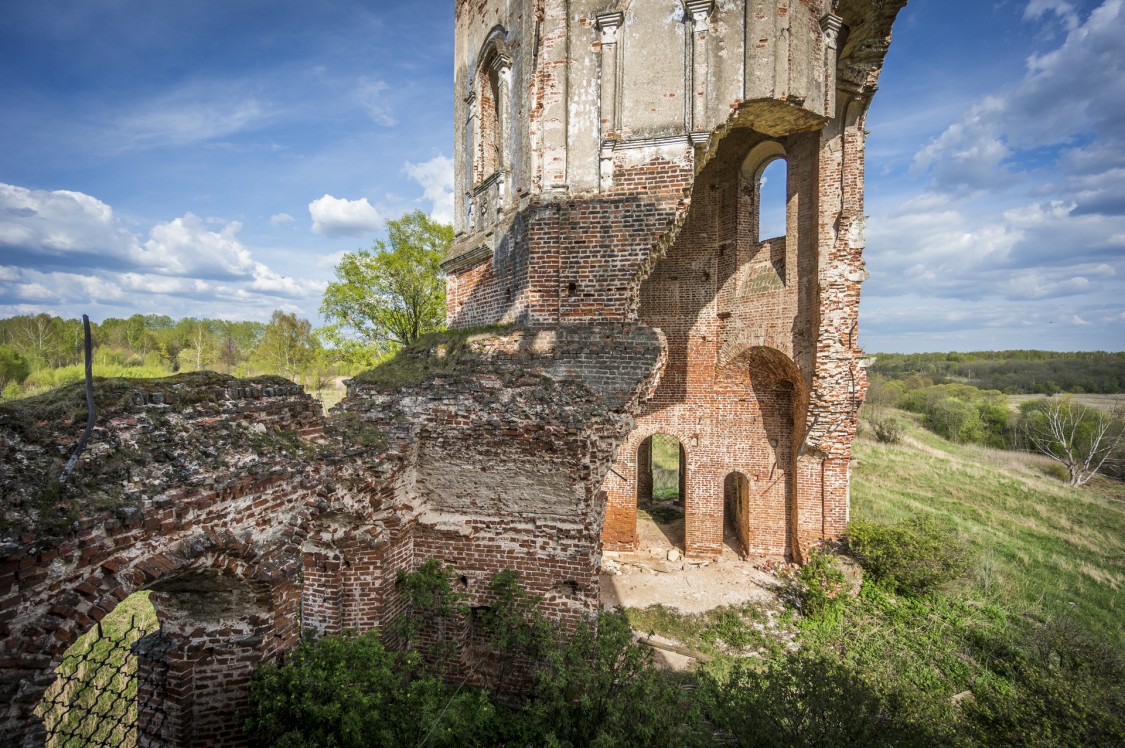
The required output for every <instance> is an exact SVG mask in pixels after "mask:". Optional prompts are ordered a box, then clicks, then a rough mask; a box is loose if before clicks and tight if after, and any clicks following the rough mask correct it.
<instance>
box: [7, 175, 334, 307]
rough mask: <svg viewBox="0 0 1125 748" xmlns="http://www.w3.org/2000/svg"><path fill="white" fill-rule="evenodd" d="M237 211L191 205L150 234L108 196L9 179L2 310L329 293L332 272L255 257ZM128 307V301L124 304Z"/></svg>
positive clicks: (196, 303)
mask: <svg viewBox="0 0 1125 748" xmlns="http://www.w3.org/2000/svg"><path fill="white" fill-rule="evenodd" d="M240 229H241V224H239V223H238V222H237V221H230V222H226V221H222V220H218V219H206V220H205V219H203V218H200V217H198V216H196V215H194V214H192V213H186V214H184V215H183V216H181V217H179V218H175V219H173V220H171V221H167V222H163V223H158V224H156V225H154V226H153V227H152V228H151V229H150V230H149V231H148V235H147V238H146V239H144V240H143V241H142V239H141V238H139V237H138V236H136V235H135V234H133V233H132V232H131V231H129V230H128V229H127V228H125V227H124V226H123V225H122V224H121V222H120V221H119V220H118V219H117V218H116V217H115V216H114V213H113V210H112V208H110V206H109V205H107V204H106V203H104V202H102V201H100V200H98V199H96V198H94V197H92V196H90V195H86V194H84V193H81V192H72V191H66V190H56V191H45V190H30V189H27V188H24V187H19V186H16V185H9V184H3V183H0V250H2V251H3V256H4V258H5V260H8V261H9V262H11V263H13V264H8V265H3V266H0V315H8V314H22V313H26V312H27V311H28V310H31V311H44V310H52V312H53V313H63V314H71V315H72V314H74V313H75V312H74V307H75V305H81V306H79V308H80V309H82V310H84V311H85V310H88V309H92V308H93V307H99V306H101V307H108V308H110V309H111V313H115V314H116V313H132V311H135V310H136V309H164V310H168V311H169V313H173V314H188V313H192V314H199V313H207V314H212V315H213V314H215V312H214V310H213V309H208V308H207V307H208V305H211V304H215V303H221V304H223V305H224V307H223V308H224V312H223V313H226V314H231V313H232V312H231V311H230V310H232V309H234V307H232V306H231V304H236V305H238V308H241V309H244V310H251V311H250V313H249V314H246V315H245V316H262V313H263V312H264V314H265V316H268V312H269V310H270V309H273V308H276V307H277V306H279V305H280V304H282V303H287V304H290V305H293V304H294V302H297V301H307V300H310V299H313V298H315V297H317V296H319V295H320V293H321V292H322V291H323V288H324V284H323V283H322V282H319V281H316V280H312V279H307V278H291V277H288V276H285V275H283V274H281V273H279V272H277V271H276V270H274V269H273V268H271V267H269V266H268V265H266V264H265V263H263V262H260V261H259V260H257V259H255V258H254V256H253V252H252V251H251V250H250V248H249V247H247V246H246V245H245V244H243V243H242V241H241V240H240V239H239V238H238V236H237V235H238V232H239V231H240ZM118 309H120V311H117V310H118Z"/></svg>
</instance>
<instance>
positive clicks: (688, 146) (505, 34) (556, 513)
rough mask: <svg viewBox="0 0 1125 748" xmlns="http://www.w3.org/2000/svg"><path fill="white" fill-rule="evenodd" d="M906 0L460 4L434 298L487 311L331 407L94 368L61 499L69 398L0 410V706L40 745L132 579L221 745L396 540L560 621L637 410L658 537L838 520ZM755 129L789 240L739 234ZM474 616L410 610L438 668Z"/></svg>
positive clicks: (5, 724) (610, 522)
mask: <svg viewBox="0 0 1125 748" xmlns="http://www.w3.org/2000/svg"><path fill="white" fill-rule="evenodd" d="M903 4H904V0H889V1H885V2H884V1H878V2H877V1H876V0H838V1H837V2H828V0H800V2H780V3H764V2H749V0H747V2H717V3H716V2H709V1H707V0H686V1H685V2H672V1H671V0H669V2H667V3H665V4H663V5H662V4H661V3H652V2H644V3H639V2H628V1H627V0H623V1H622V2H608V3H607V2H604V0H599V1H597V2H595V1H594V0H569V1H568V2H563V1H562V0H522V1H518V2H513V1H511V0H459V1H458V3H457V5H456V9H457V35H456V51H455V55H456V67H455V70H456V75H455V85H456V90H457V92H458V95H457V97H456V112H455V121H456V123H457V125H456V132H455V138H454V153H455V163H456V180H455V182H456V194H457V199H458V210H457V213H456V221H455V223H456V229H457V238H456V241H455V244H454V247H453V249H452V251H451V253H450V255H449V256H448V257H447V259H446V262H445V268H446V270H447V273H448V290H449V292H448V318H449V322H450V326H451V327H454V328H461V329H464V328H471V327H473V326H476V325H482V324H495V323H504V324H507V325H509V326H508V327H505V328H501V329H493V330H491V331H480V332H475V333H473V332H470V331H466V332H458V333H454V334H452V335H450V336H447V338H445V339H444V340H441V341H436V342H433V344H432V345H429V347H426V346H422V347H419V348H415V349H411V350H409V351H407V352H405V353H404V354H403V355H402V356H401V357H400V359H399V360H398V362H397V363H396V364H395V366H394V367H392V368H391V369H383V370H382V371H381V373H380V372H375V373H373V374H371V375H370V376H360V377H357V378H356V380H355V381H353V382H351V383H350V384H349V390H348V396H347V397H346V398H345V400H344V401H343V402H342V403H341V404H340V405H339V406H338V407H337V408H336V409H335V410H334V412H333V414H332V415H331V417H330V418H329V419H328V421H327V422H326V421H325V419H324V418H323V416H322V415H321V414H320V411H319V408H318V406H317V405H316V404H315V403H314V402H313V401H312V400H311V399H310V398H309V397H308V396H307V395H305V394H304V393H303V392H301V391H300V389H299V388H297V387H295V386H293V385H292V384H290V383H284V382H278V381H276V380H275V381H272V382H267V383H252V382H251V383H247V382H241V381H239V380H233V379H230V378H223V377H217V376H209V375H208V376H202V377H200V378H196V379H189V380H177V381H174V382H165V383H161V382H155V383H148V384H145V385H143V386H142V385H141V384H139V383H133V384H128V383H127V384H118V385H114V387H115V388H116V389H114V388H110V389H109V390H107V392H109V393H110V394H111V395H112V396H113V397H112V398H110V400H111V401H107V402H104V403H102V404H101V405H99V410H100V412H101V414H102V418H101V420H100V421H99V424H100V425H99V430H98V431H97V433H96V434H95V438H94V440H93V442H92V443H91V446H90V448H89V450H88V452H87V454H86V456H85V457H84V458H83V459H82V460H81V461H80V462H79V465H78V467H77V469H76V471H75V473H74V477H73V479H72V482H70V483H68V486H67V488H66V489H64V490H62V491H57V490H56V489H54V488H52V480H53V477H54V476H56V475H57V473H58V470H59V469H60V468H61V465H62V462H64V461H65V458H66V456H67V454H68V453H69V451H70V448H71V447H72V446H73V444H74V441H75V440H76V438H77V434H78V433H80V431H81V417H82V416H81V414H77V413H74V412H73V411H74V409H73V408H70V410H69V411H67V410H65V409H63V410H60V411H58V413H59V414H62V415H60V416H59V417H58V418H55V419H54V420H50V419H48V420H43V419H41V422H33V421H34V418H32V420H31V421H27V420H26V419H24V420H20V419H18V418H9V417H6V416H3V415H0V458H2V459H0V488H2V489H3V495H4V499H5V503H4V507H3V509H4V512H5V519H6V520H7V522H8V524H7V525H6V526H5V527H6V529H5V530H4V533H3V534H2V538H0V541H2V542H0V634H2V643H0V695H2V697H3V699H2V700H3V701H4V702H5V703H7V705H8V706H7V710H6V711H5V712H4V713H3V715H2V723H0V734H2V735H4V736H5V739H7V740H10V741H11V742H13V743H16V744H19V743H21V742H22V743H23V744H25V745H34V744H36V740H37V738H38V736H39V735H40V730H41V727H40V726H39V725H38V722H37V719H36V718H35V717H34V715H33V711H32V710H33V709H34V706H35V704H36V702H37V700H38V699H39V697H40V696H41V694H42V693H43V691H44V689H45V688H46V687H47V685H48V684H49V683H50V681H51V678H52V669H53V668H54V667H55V666H56V665H57V664H58V662H59V660H60V658H61V655H62V652H63V651H64V650H65V649H66V647H67V646H68V645H69V644H70V643H71V642H72V641H73V640H74V639H75V637H76V636H78V635H79V634H80V633H82V632H83V631H84V630H86V629H88V628H89V627H90V626H91V625H92V624H93V623H94V622H95V621H97V620H100V619H101V618H102V617H104V616H105V615H107V614H108V612H109V611H110V610H112V608H113V607H114V606H115V605H116V604H117V603H118V602H119V601H120V600H122V599H124V598H125V597H126V596H128V595H129V594H130V593H131V592H134V591H137V590H142V589H150V590H152V591H153V592H152V599H153V602H154V605H155V607H156V608H157V611H158V615H159V617H160V619H161V621H162V622H163V624H164V634H163V636H165V637H167V638H168V639H169V640H170V642H171V645H172V646H171V650H172V653H173V654H172V657H173V667H172V675H171V679H170V681H169V685H168V687H167V689H166V690H167V694H166V697H167V699H168V704H169V712H170V719H169V720H168V723H167V734H166V735H165V736H164V737H165V738H166V740H167V742H168V744H169V745H237V744H239V743H240V742H241V741H243V737H242V736H241V734H240V732H239V730H238V725H237V720H236V717H235V715H236V713H237V711H238V710H239V709H240V708H242V706H243V705H245V703H246V697H247V684H248V680H249V677H250V674H251V672H252V671H253V669H254V667H256V666H257V665H258V664H259V663H260V662H262V661H264V660H272V659H276V658H278V657H280V656H281V654H282V653H283V652H284V651H286V650H287V649H289V648H291V647H292V646H293V645H294V644H295V643H296V641H297V638H298V636H299V632H300V630H301V629H302V628H305V629H312V630H314V631H317V632H320V633H339V632H342V631H344V630H348V629H354V630H358V631H366V630H369V629H371V628H375V627H378V628H381V629H382V630H383V631H384V632H385V633H386V632H390V631H393V629H394V626H393V623H394V621H395V619H396V617H397V616H398V615H399V614H400V613H401V611H402V609H403V605H404V602H403V600H402V599H401V598H400V596H399V595H398V593H397V590H396V578H397V575H398V573H399V572H400V571H404V570H411V569H415V568H417V567H418V566H419V565H420V564H421V563H422V562H424V561H425V560H426V559H428V558H438V559H441V560H442V561H444V562H446V563H449V564H452V565H453V566H454V567H455V568H456V570H457V572H458V575H459V578H460V582H459V584H460V585H461V589H462V590H463V591H464V592H466V593H467V595H468V599H469V603H470V605H471V606H472V607H474V608H480V607H483V606H487V605H489V604H490V603H491V602H492V601H491V599H490V593H489V591H488V588H487V587H488V580H489V579H490V578H491V576H492V575H493V574H495V573H496V572H497V571H500V570H502V569H509V568H511V569H516V570H518V571H519V572H520V574H521V579H522V581H523V582H524V583H525V584H526V585H527V586H528V587H529V588H530V589H531V591H532V592H534V593H536V594H538V595H541V596H542V599H543V603H542V605H543V607H544V609H545V610H546V611H547V612H548V613H549V614H550V615H551V616H552V617H554V618H557V619H559V620H562V621H567V622H573V621H576V620H578V618H579V617H580V616H582V615H585V614H588V613H589V612H591V611H593V610H594V609H595V608H596V605H597V601H598V575H597V572H598V566H599V563H600V557H601V552H602V549H603V548H611V549H627V548H630V547H632V546H633V544H634V543H635V542H636V510H637V501H638V494H639V493H644V492H646V491H651V482H652V481H651V476H650V474H649V473H648V470H649V466H650V465H651V459H650V455H649V453H648V451H647V449H648V448H647V446H646V439H647V438H648V437H649V436H651V435H652V434H655V433H664V434H669V435H671V436H674V437H676V439H677V440H678V441H679V442H680V445H681V447H682V450H683V451H682V455H683V457H684V464H685V469H684V472H683V475H682V476H681V486H682V492H683V494H684V496H685V497H686V498H685V506H686V512H687V517H686V530H685V537H684V538H683V539H682V541H683V545H684V548H685V550H686V552H687V553H688V554H689V555H695V556H708V555H713V554H716V553H718V552H719V550H720V548H721V543H722V542H723V528H724V523H725V522H729V523H730V524H731V525H732V526H733V528H734V530H735V531H736V534H737V536H738V537H739V538H740V540H741V542H742V543H743V544H744V545H745V547H746V550H748V551H749V552H752V553H760V554H769V555H779V556H780V555H785V556H789V557H792V558H795V559H797V560H800V559H801V557H802V555H803V552H804V550H805V549H807V548H808V547H809V546H810V545H812V544H815V543H817V542H820V541H822V540H824V539H825V538H830V537H834V536H836V535H838V534H839V533H840V532H841V531H842V530H843V529H844V526H845V524H846V522H847V515H848V498H847V496H848V493H847V492H848V465H849V460H850V454H851V442H852V439H853V437H854V434H855V427H856V417H857V412H858V408H859V405H860V403H861V402H862V399H863V396H864V392H865V390H866V379H865V377H864V373H863V370H862V368H861V366H860V363H859V362H860V358H861V351H860V350H859V348H858V345H857V342H856V341H857V339H858V335H857V314H858V301H859V289H860V284H861V283H862V281H863V279H864V276H865V272H864V269H863V259H862V249H863V194H862V188H863V156H864V153H863V151H864V129H863V127H864V115H865V113H866V111H867V107H868V105H869V102H870V97H871V95H872V94H873V92H874V87H875V83H876V82H877V79H878V73H879V69H880V67H881V65H882V60H883V57H884V55H885V53H886V50H887V45H888V44H889V41H890V28H891V24H892V22H893V20H894V17H895V14H896V13H897V12H898V10H899V8H901V6H902V5H903ZM482 107H485V108H486V109H487V111H482V110H481V108H482ZM777 157H783V158H785V160H786V163H787V172H788V176H787V185H786V190H785V192H786V224H785V225H786V229H785V235H784V236H781V237H766V236H760V235H759V233H760V232H759V226H760V221H759V216H758V212H759V205H758V203H759V192H758V178H759V175H760V172H761V169H762V168H763V167H764V166H765V165H766V164H767V163H769V161H770V160H772V159H774V158H777ZM396 367H397V368H396ZM122 388H124V389H122ZM71 394H72V395H73V396H74V397H73V399H74V400H75V401H81V395H80V393H79V391H78V390H77V389H75V390H74V392H73V393H71ZM63 416H65V417H63ZM52 491H54V493H52ZM68 512H72V513H73V518H72V519H71V518H70V517H67V514H68ZM60 517H66V521H65V522H60V521H57V520H58V519H59V518H60ZM52 518H53V519H52ZM72 520H73V521H72ZM472 620H473V617H472V615H470V616H467V617H466V618H465V620H463V621H460V622H455V623H453V624H450V625H449V626H447V627H446V629H443V630H441V631H438V630H431V631H426V632H423V633H422V636H428V637H431V638H439V637H440V638H444V639H447V640H449V641H451V642H452V643H454V644H455V645H456V647H457V648H458V654H457V656H456V658H455V659H456V662H455V663H453V665H454V670H455V671H457V672H460V673H466V674H471V673H474V672H475V673H480V672H485V671H486V670H487V668H488V666H489V662H490V661H491V660H493V659H495V657H496V653H493V652H488V651H483V650H480V648H479V646H478V645H479V642H477V638H476V637H475V636H474V631H473V627H472ZM450 627H452V628H450ZM142 666H144V663H143V662H142Z"/></svg>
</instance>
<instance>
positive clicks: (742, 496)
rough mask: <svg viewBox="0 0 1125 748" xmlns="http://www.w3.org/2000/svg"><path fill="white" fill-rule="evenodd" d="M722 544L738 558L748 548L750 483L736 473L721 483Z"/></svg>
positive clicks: (729, 475) (730, 474)
mask: <svg viewBox="0 0 1125 748" xmlns="http://www.w3.org/2000/svg"><path fill="white" fill-rule="evenodd" d="M723 542H724V544H725V545H726V546H727V547H729V548H731V549H732V550H733V551H734V552H735V553H737V554H739V555H740V556H745V555H746V553H747V549H749V548H750V481H749V480H748V479H747V478H746V476H745V475H743V474H742V473H740V472H738V471H735V472H732V473H728V474H727V477H726V478H725V479H724V481H723Z"/></svg>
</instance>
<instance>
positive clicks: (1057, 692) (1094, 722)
mask: <svg viewBox="0 0 1125 748" xmlns="http://www.w3.org/2000/svg"><path fill="white" fill-rule="evenodd" d="M996 665H997V669H998V670H999V671H1000V673H1001V675H1002V676H1003V677H1000V678H994V679H992V680H990V681H987V682H985V683H984V684H982V685H981V686H980V687H977V688H975V689H974V692H975V693H974V695H975V697H976V698H975V699H974V700H973V701H971V702H969V703H967V704H966V706H965V718H966V728H967V732H968V733H969V735H971V736H972V737H973V738H974V739H975V740H976V741H977V742H978V743H979V744H980V745H986V746H988V745H997V746H1036V747H1037V748H1039V747H1044V748H1050V747H1054V746H1059V747H1061V746H1078V745H1081V746H1118V745H1122V744H1123V741H1125V676H1123V675H1122V673H1123V672H1125V662H1123V661H1122V658H1121V654H1120V653H1119V652H1117V651H1115V650H1114V649H1113V648H1112V647H1111V646H1108V645H1106V644H1105V643H1104V642H1101V641H1098V640H1097V639H1095V638H1094V637H1093V636H1092V635H1091V634H1090V633H1089V632H1087V631H1085V630H1084V629H1083V628H1082V627H1080V626H1079V625H1078V624H1077V623H1076V621H1075V620H1074V619H1073V618H1070V617H1066V616H1064V617H1060V618H1055V619H1052V620H1049V621H1048V622H1047V623H1045V624H1043V625H1041V626H1038V627H1037V628H1036V629H1035V630H1033V631H1032V632H1031V633H1030V636H1028V637H1027V642H1026V643H1025V646H1024V647H1022V648H1021V649H1020V650H1017V651H1014V652H1013V653H1012V656H1011V657H1009V658H1004V659H1000V660H998V661H997V662H996Z"/></svg>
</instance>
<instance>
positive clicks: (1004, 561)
mask: <svg viewBox="0 0 1125 748" xmlns="http://www.w3.org/2000/svg"><path fill="white" fill-rule="evenodd" d="M900 415H901V416H902V418H903V420H904V421H908V426H907V434H906V438H905V439H904V440H903V442H902V443H901V444H897V445H888V444H880V443H878V442H876V441H874V440H873V439H870V438H860V439H858V440H857V441H856V443H855V463H854V465H853V470H852V516H853V518H861V519H868V520H875V521H894V520H898V519H902V518H904V517H907V516H909V515H912V514H921V515H931V516H934V517H935V518H937V519H939V520H940V521H942V522H943V523H944V524H947V525H950V526H952V527H954V528H955V529H956V531H957V532H958V533H959V534H960V536H961V537H962V538H963V539H964V542H966V543H967V544H968V546H969V547H970V549H971V550H972V551H973V552H974V556H975V559H976V562H975V564H974V571H973V579H972V582H973V585H972V586H973V587H974V588H975V589H974V590H973V591H974V593H975V595H976V596H979V597H981V598H982V599H984V600H987V601H990V602H995V603H997V604H998V605H1000V606H1001V607H1003V608H1005V609H1007V610H1008V611H1010V612H1013V613H1023V614H1027V615H1030V616H1032V617H1034V618H1045V617H1048V616H1051V615H1055V614H1059V613H1062V612H1066V613H1068V614H1073V615H1076V616H1077V617H1078V618H1079V619H1080V620H1082V621H1084V622H1085V623H1086V624H1087V625H1088V626H1089V628H1090V630H1091V631H1095V632H1099V633H1101V634H1102V635H1104V636H1105V637H1106V638H1108V639H1110V640H1113V641H1115V642H1116V643H1117V644H1118V645H1125V595H1123V593H1122V585H1123V584H1125V484H1123V483H1121V482H1119V481H1112V480H1108V479H1102V478H1096V479H1095V480H1094V481H1093V482H1091V483H1090V484H1089V485H1087V486H1085V487H1082V488H1071V487H1069V486H1067V485H1065V483H1063V482H1062V481H1060V480H1058V478H1057V477H1052V476H1051V475H1049V474H1048V473H1049V472H1050V464H1051V463H1050V462H1049V461H1048V460H1046V458H1043V457H1041V456H1038V455H1030V454H1024V453H1019V452H1009V451H1001V450H991V449H987V448H983V447H977V446H971V445H957V444H952V443H950V442H948V441H945V440H944V439H942V438H941V437H938V436H936V435H934V434H932V433H930V432H929V431H926V430H924V429H922V428H921V427H920V426H918V425H916V423H915V422H914V421H913V420H911V417H910V416H909V415H908V414H905V413H903V414H900Z"/></svg>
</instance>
